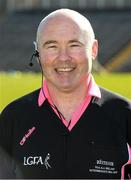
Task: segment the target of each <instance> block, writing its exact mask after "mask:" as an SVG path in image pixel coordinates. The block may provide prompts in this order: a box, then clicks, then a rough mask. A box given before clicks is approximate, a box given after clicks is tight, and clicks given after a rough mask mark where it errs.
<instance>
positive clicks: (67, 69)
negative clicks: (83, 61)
mask: <svg viewBox="0 0 131 180" xmlns="http://www.w3.org/2000/svg"><path fill="white" fill-rule="evenodd" d="M74 69H75V68H74V67H65V68H63V67H62V68H56V69H55V70H56V71H57V72H71V71H73V70H74Z"/></svg>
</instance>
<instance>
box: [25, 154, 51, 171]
mask: <svg viewBox="0 0 131 180" xmlns="http://www.w3.org/2000/svg"><path fill="white" fill-rule="evenodd" d="M49 160H50V154H49V153H48V154H47V155H46V157H45V158H43V157H42V156H34V157H33V156H29V157H24V163H23V164H24V166H32V165H39V164H40V165H44V166H45V167H46V169H49V168H51V165H50V164H49Z"/></svg>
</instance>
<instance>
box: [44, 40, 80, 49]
mask: <svg viewBox="0 0 131 180" xmlns="http://www.w3.org/2000/svg"><path fill="white" fill-rule="evenodd" d="M69 43H79V44H81V45H83V43H81V42H80V41H79V40H77V39H73V40H70V41H69ZM50 44H57V41H55V40H48V41H46V42H45V43H44V44H43V47H45V46H47V45H50Z"/></svg>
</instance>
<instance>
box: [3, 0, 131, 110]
mask: <svg viewBox="0 0 131 180" xmlns="http://www.w3.org/2000/svg"><path fill="white" fill-rule="evenodd" d="M58 8H71V9H74V10H77V11H79V12H81V13H82V14H83V15H85V16H86V17H88V19H89V20H90V21H91V23H92V25H93V28H94V31H95V34H96V38H97V39H98V41H99V55H98V60H97V61H95V63H94V64H93V71H94V72H96V73H97V74H101V72H104V74H106V73H109V74H111V75H112V73H113V74H114V73H115V74H117V77H118V74H121V75H120V76H119V81H122V76H123V77H124V76H125V74H127V73H128V78H127V76H125V77H126V78H124V79H123V81H124V83H125V84H124V83H123V82H121V86H124V90H123V91H128V95H127V97H128V98H131V92H130V90H131V81H130V79H131V74H130V72H131V0H0V111H1V109H3V107H4V106H5V105H7V104H8V103H9V102H10V101H11V100H13V98H16V97H18V96H21V95H23V94H25V93H27V91H30V90H33V88H37V87H40V83H41V82H40V75H39V73H40V68H39V66H38V64H37V62H36V61H34V66H33V67H29V66H28V63H29V59H30V56H31V54H32V52H33V49H34V45H33V41H34V40H35V36H36V30H37V27H38V24H39V22H40V21H41V19H42V18H43V17H44V16H46V15H47V14H48V13H49V12H51V11H52V10H55V9H58ZM29 72H31V76H32V79H30V78H31V77H29ZM6 75H7V77H6ZM26 75H27V76H26ZM99 76H101V75H99ZM105 76H106V75H105ZM22 77H23V79H21V78H22ZM13 78H15V82H14V83H15V84H14V86H13V81H14V79H13ZM28 78H29V79H28ZM35 78H36V79H37V80H36V81H35ZM102 78H103V76H101V77H99V78H98V79H99V80H100V79H102ZM21 81H22V82H21ZM23 81H25V82H26V81H28V82H27V83H26V84H24V83H25V82H23ZM105 81H107V79H106V80H105ZM119 81H117V78H116V79H115V81H114V84H116V86H118V85H117V84H118V82H119ZM20 83H21V86H20ZM109 83H110V80H109V81H108V84H109ZM23 86H25V89H24V90H25V91H24V90H23V91H22V90H21V89H23ZM19 87H20V88H19ZM112 89H113V87H112ZM113 90H114V91H115V90H116V89H113ZM11 92H12V93H11ZM18 92H19V93H18ZM118 92H119V89H118ZM120 93H121V91H120ZM122 94H123V95H124V92H123V93H122ZM9 95H10V97H8V96H9Z"/></svg>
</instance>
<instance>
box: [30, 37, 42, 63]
mask: <svg viewBox="0 0 131 180" xmlns="http://www.w3.org/2000/svg"><path fill="white" fill-rule="evenodd" d="M33 44H34V46H35V50H34V52H33V54H32V55H31V58H30V62H29V66H33V65H34V64H33V62H32V61H33V58H34V57H37V58H38V60H39V52H38V50H37V44H36V42H35V41H34V42H33ZM39 62H40V60H39Z"/></svg>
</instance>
